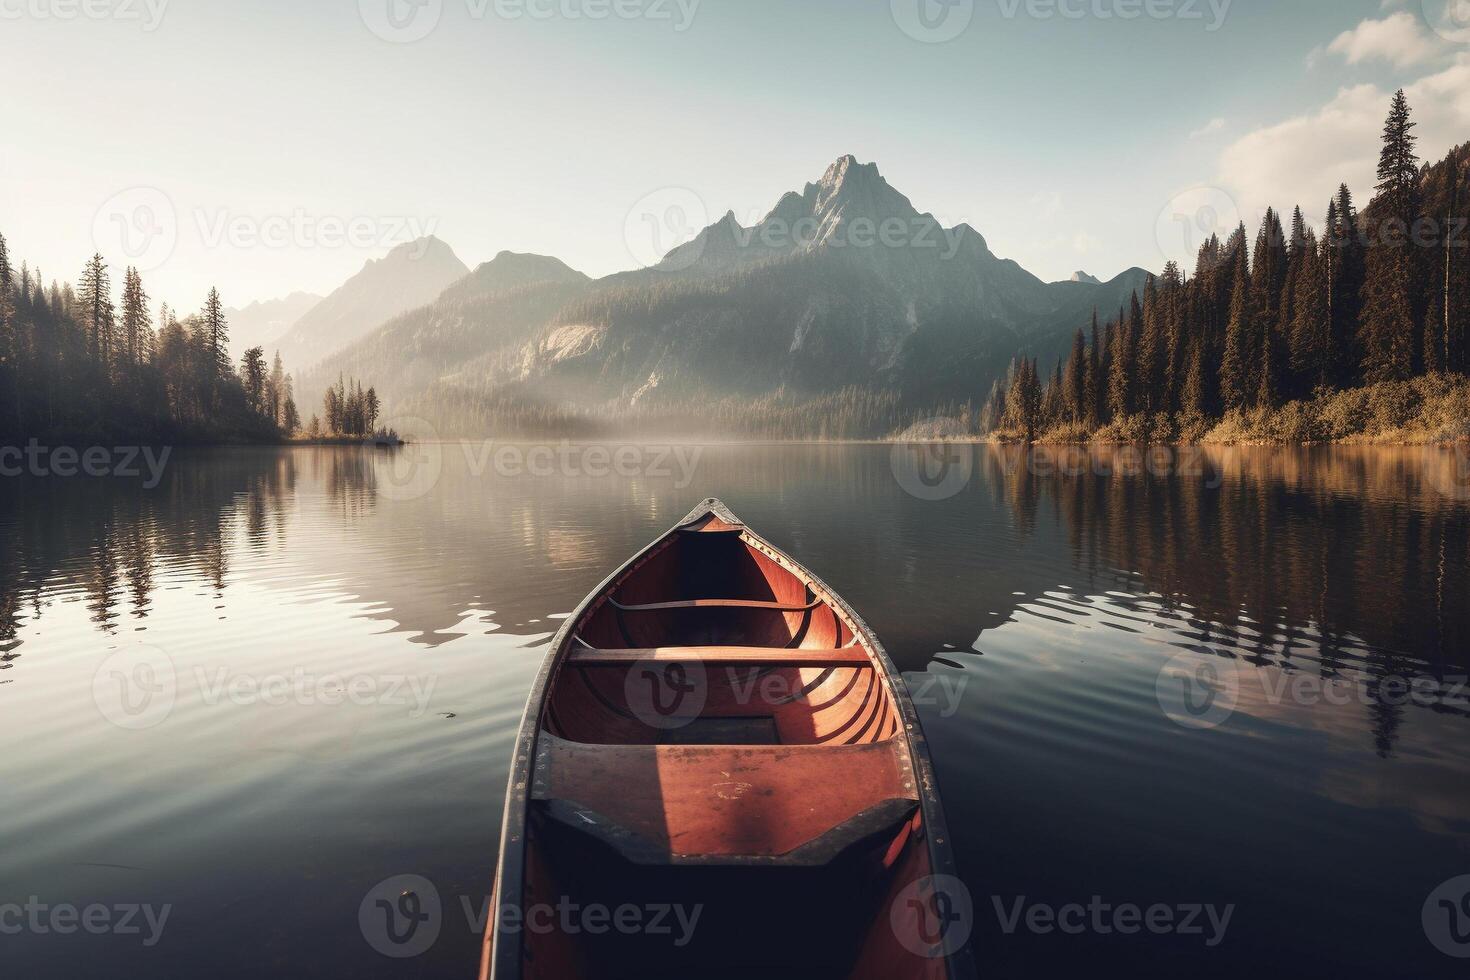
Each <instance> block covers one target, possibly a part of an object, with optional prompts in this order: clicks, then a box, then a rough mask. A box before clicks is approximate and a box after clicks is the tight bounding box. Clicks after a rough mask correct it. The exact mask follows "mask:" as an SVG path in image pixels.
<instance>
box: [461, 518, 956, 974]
mask: <svg viewBox="0 0 1470 980" xmlns="http://www.w3.org/2000/svg"><path fill="white" fill-rule="evenodd" d="M708 517H714V518H715V519H716V520H719V521H721V522H723V523H724V524H726V525H730V527H729V528H728V529H722V530H728V532H729V533H739V534H740V536H741V538H742V539H744V540H745V541H746V543H747V544H748V545H750V546H751V547H753V548H756V549H757V550H759V551H760V552H761V553H762V554H764V555H765V556H766V557H767V558H769V559H771V560H772V561H774V562H776V563H777V564H778V565H780V566H781V567H783V568H785V569H786V570H787V571H789V572H791V573H792V574H794V575H796V576H798V577H799V578H801V579H803V580H804V581H805V582H806V583H807V588H808V589H809V590H810V592H811V594H812V595H813V596H815V597H816V599H817V600H819V601H821V602H824V603H826V604H827V605H829V606H830V607H831V608H832V609H834V610H835V611H836V612H837V613H838V614H839V615H840V616H841V617H843V618H844V619H845V620H846V622H847V624H848V625H849V626H850V628H851V629H852V632H853V634H854V639H855V640H856V641H857V642H858V643H859V645H861V646H862V647H863V648H864V649H865V650H866V651H867V653H868V654H869V656H870V657H871V659H872V661H873V664H874V666H875V667H876V668H877V674H878V675H879V680H880V682H881V683H882V684H883V686H884V689H885V690H886V692H887V694H888V696H889V698H890V699H891V700H892V703H893V704H894V705H896V707H897V710H898V713H899V716H900V718H901V721H902V728H901V729H900V734H902V736H903V737H904V739H905V741H906V743H907V748H908V755H909V757H910V762H911V765H912V769H913V776H914V780H915V783H916V787H915V792H916V794H917V796H918V801H917V807H918V809H919V811H920V813H921V814H922V817H923V829H924V833H923V838H924V844H925V848H926V850H927V852H928V857H929V865H930V869H929V870H930V874H931V875H934V876H941V875H947V876H953V877H958V869H957V865H956V861H955V856H954V848H953V844H952V842H951V839H950V835H949V828H948V825H947V823H946V822H945V818H944V809H943V805H942V804H941V802H940V797H939V788H938V782H937V779H936V777H935V774H934V766H933V762H932V760H931V759H930V757H929V748H928V740H927V738H926V737H925V735H924V730H923V727H922V725H921V723H920V721H919V716H918V712H917V711H916V710H915V709H914V705H913V702H912V700H911V699H910V697H909V693H908V687H907V685H906V684H904V683H901V681H902V675H901V674H900V673H899V672H898V670H897V668H896V667H895V666H894V664H893V661H892V660H891V659H890V658H889V656H888V652H887V651H886V650H885V649H884V648H883V645H882V643H881V642H880V641H879V640H878V637H877V635H876V634H875V633H874V632H873V630H872V628H871V627H869V626H868V624H867V622H866V621H865V620H864V619H863V618H862V617H861V616H860V615H859V614H858V613H857V611H856V610H854V609H853V608H852V607H851V606H850V605H848V603H847V601H846V600H845V599H843V598H842V597H841V596H840V595H838V594H837V593H836V592H834V591H833V590H832V589H831V587H830V586H828V585H827V584H826V582H824V581H823V580H822V579H821V578H820V577H819V576H817V575H816V574H814V573H813V572H812V571H811V570H809V569H807V568H806V567H805V566H803V565H802V564H801V563H800V562H798V561H797V560H796V559H795V558H793V557H791V556H790V555H788V554H786V553H785V552H784V551H782V550H780V549H779V548H777V547H775V546H774V545H772V544H771V543H770V542H768V541H766V540H765V539H764V538H763V537H761V536H760V535H759V534H757V533H756V532H755V531H753V530H752V529H751V528H750V527H749V526H748V525H747V524H746V523H745V522H744V521H742V520H740V519H739V518H738V517H736V516H735V515H734V514H733V513H732V512H731V511H730V509H729V508H728V507H727V506H726V505H725V504H724V502H723V501H721V500H719V499H717V498H714V497H710V498H707V499H705V500H704V501H702V502H701V503H700V504H699V505H698V506H696V507H695V508H694V509H693V510H691V511H690V512H689V514H688V515H686V516H685V517H684V519H683V520H681V521H679V522H678V523H677V524H675V525H674V527H673V528H671V529H670V530H668V531H666V532H664V533H663V534H661V535H659V536H658V537H657V538H655V539H654V540H653V541H652V542H650V543H649V544H648V545H647V546H646V547H644V548H643V549H642V550H640V551H638V552H636V553H635V554H634V555H632V556H631V557H630V558H629V559H628V560H627V561H625V562H623V564H622V565H620V566H618V567H617V568H616V569H614V570H613V571H612V572H611V573H609V574H608V575H607V577H606V578H604V579H603V580H602V581H601V582H600V583H599V584H598V585H597V586H596V587H595V588H594V589H592V591H590V592H589V593H588V594H587V595H586V596H585V597H584V598H583V599H582V600H581V602H579V603H578V604H577V607H576V608H575V609H574V610H573V611H572V613H571V614H570V615H568V616H567V618H566V619H564V620H563V621H562V624H561V626H560V627H559V628H558V629H557V631H556V634H555V635H554V636H553V637H552V641H551V644H550V647H549V649H548V651H547V653H546V656H545V657H544V658H543V659H542V662H541V666H540V668H539V670H538V671H537V674H536V677H535V679H534V681H533V682H532V685H531V688H530V692H529V694H528V696H527V699H526V707H525V709H524V711H523V712H522V715H521V725H520V729H519V730H518V732H517V734H516V741H515V751H514V753H513V755H512V760H511V767H510V774H509V778H508V780H507V788H506V795H505V808H504V811H503V816H502V821H501V838H500V850H499V855H498V858H499V859H498V861H497V864H496V874H495V886H494V890H493V891H492V893H491V910H490V918H489V919H488V920H487V922H486V926H485V941H486V946H485V949H484V956H483V959H482V965H481V975H482V977H492V978H493V977H499V978H502V980H505V978H511V977H516V978H518V977H520V976H521V960H522V955H523V952H522V949H523V941H524V938H523V937H524V933H523V932H522V931H520V930H515V931H511V932H509V933H507V934H501V933H500V930H499V929H497V923H498V922H499V919H500V912H499V910H500V901H501V896H515V898H516V900H517V901H519V899H520V896H522V895H523V894H524V892H525V859H526V829H527V827H526V825H527V820H528V817H529V811H530V804H531V800H532V789H533V780H534V778H535V775H534V774H535V767H536V760H537V744H536V743H537V739H538V737H539V736H540V733H541V729H542V727H543V724H544V715H545V712H546V709H547V694H548V692H549V689H550V685H551V680H552V678H553V677H554V676H555V673H556V671H557V670H558V669H559V668H560V667H561V666H562V664H563V662H564V661H565V660H566V659H567V657H566V653H567V651H568V649H569V648H570V647H571V646H572V644H573V643H574V642H577V641H579V638H578V637H577V636H576V633H575V630H576V628H577V627H578V625H579V624H580V623H582V622H583V621H584V620H585V619H586V617H587V616H588V614H589V613H591V612H592V611H593V610H595V609H596V608H597V606H598V605H600V604H601V603H603V602H604V601H610V598H611V592H612V590H613V587H614V586H615V585H616V584H617V583H618V582H619V581H620V580H621V579H623V578H625V577H626V576H627V575H629V574H630V573H631V572H633V571H634V570H636V569H637V568H638V567H640V566H641V565H642V564H644V563H645V562H647V561H648V560H649V559H650V558H651V557H652V556H653V555H654V554H656V553H657V552H658V551H660V550H661V549H662V547H663V546H666V545H668V544H669V543H671V542H672V541H673V540H675V539H676V538H677V537H678V535H679V534H680V533H681V532H686V531H688V529H689V528H690V526H691V525H693V524H696V523H698V522H699V521H701V520H704V519H705V518H708ZM584 645H585V644H584ZM907 802H908V803H909V804H910V806H912V805H913V801H907ZM874 809H875V810H876V809H878V808H874ZM876 816H877V814H874V813H873V812H865V813H864V814H859V816H858V818H854V819H862V820H865V821H866V820H873V819H875V817H876ZM848 830H849V831H850V830H851V828H848ZM625 843H628V842H625ZM808 846H811V847H813V850H812V852H811V855H820V854H821V853H822V852H823V846H822V844H821V838H818V840H816V841H812V842H810V844H809V845H808ZM811 855H808V856H811ZM815 863H820V862H815ZM944 966H945V975H946V976H948V977H950V978H954V980H958V978H969V977H973V976H974V975H975V968H974V962H973V958H972V954H971V952H970V949H969V947H968V945H966V946H965V947H964V948H962V949H960V950H958V951H956V952H954V953H951V954H950V955H948V956H947V957H946V958H945V960H944Z"/></svg>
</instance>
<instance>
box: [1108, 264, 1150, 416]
mask: <svg viewBox="0 0 1470 980" xmlns="http://www.w3.org/2000/svg"><path fill="white" fill-rule="evenodd" d="M1142 323H1143V308H1142V306H1141V305H1140V304H1139V302H1138V294H1137V293H1134V294H1133V299H1132V307H1131V309H1130V310H1129V313H1128V314H1127V316H1126V317H1125V316H1124V313H1123V311H1122V310H1119V311H1118V327H1117V329H1116V330H1115V331H1114V333H1113V349H1112V351H1111V354H1110V358H1109V360H1110V364H1109V370H1108V411H1109V412H1110V413H1111V414H1112V417H1113V418H1114V419H1115V420H1121V419H1124V418H1127V417H1128V416H1129V415H1131V414H1132V413H1133V411H1134V401H1133V394H1134V393H1133V372H1134V370H1135V368H1136V365H1135V364H1134V357H1135V352H1136V350H1137V336H1138V333H1139V332H1141V331H1142Z"/></svg>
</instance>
